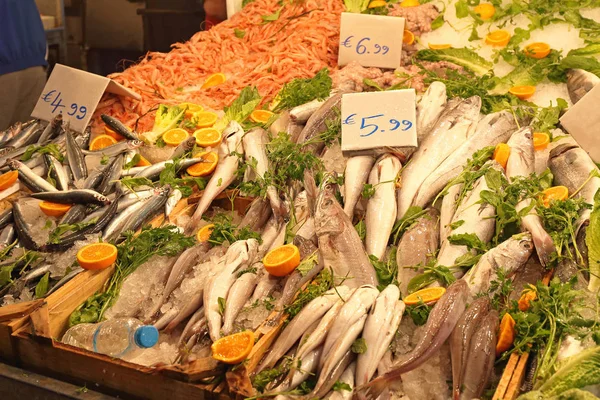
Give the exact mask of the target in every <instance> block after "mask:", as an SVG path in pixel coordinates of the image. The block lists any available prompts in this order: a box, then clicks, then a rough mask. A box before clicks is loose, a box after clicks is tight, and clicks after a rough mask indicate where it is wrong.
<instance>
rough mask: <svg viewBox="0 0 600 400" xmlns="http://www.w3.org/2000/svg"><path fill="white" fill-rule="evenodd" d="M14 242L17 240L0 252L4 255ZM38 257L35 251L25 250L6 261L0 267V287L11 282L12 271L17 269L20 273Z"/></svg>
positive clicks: (12, 246)
mask: <svg viewBox="0 0 600 400" xmlns="http://www.w3.org/2000/svg"><path fill="white" fill-rule="evenodd" d="M16 244H17V241H15V242H14V243H13V244H11V245H10V246H9V247H7V248H6V249H4V252H3V253H0V254H2V255H3V256H4V257H6V255H8V253H9V251H10V250H11V249H13V248H14V246H15V245H16ZM39 257H40V255H39V254H38V253H37V252H35V251H28V250H26V251H25V252H24V253H23V255H21V256H20V257H17V258H16V259H14V260H11V262H10V263H6V264H5V265H3V266H2V267H0V288H3V287H4V286H6V285H9V284H12V283H13V278H12V273H13V271H18V274H19V275H21V273H22V272H24V271H25V270H26V269H27V268H29V266H31V265H33V264H34V263H35V262H36V261H37V260H38V259H39Z"/></svg>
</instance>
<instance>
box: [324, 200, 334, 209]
mask: <svg viewBox="0 0 600 400" xmlns="http://www.w3.org/2000/svg"><path fill="white" fill-rule="evenodd" d="M332 204H333V200H331V199H327V200H325V201H324V202H323V205H324V206H325V207H329V206H330V205H332Z"/></svg>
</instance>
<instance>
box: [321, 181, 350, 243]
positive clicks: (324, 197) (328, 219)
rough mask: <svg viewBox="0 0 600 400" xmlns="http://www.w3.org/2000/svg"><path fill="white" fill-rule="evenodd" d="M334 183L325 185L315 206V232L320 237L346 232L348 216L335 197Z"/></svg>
mask: <svg viewBox="0 0 600 400" xmlns="http://www.w3.org/2000/svg"><path fill="white" fill-rule="evenodd" d="M336 186H337V185H335V184H334V183H327V184H325V185H323V187H322V188H321V191H320V193H319V195H318V197H317V203H316V206H315V231H316V233H317V235H318V236H321V235H328V234H329V235H337V234H340V233H342V232H343V231H344V229H345V227H346V223H345V222H347V221H346V220H348V216H346V214H345V213H344V209H343V208H342V206H341V205H340V203H339V202H338V200H337V198H336V197H335V190H336Z"/></svg>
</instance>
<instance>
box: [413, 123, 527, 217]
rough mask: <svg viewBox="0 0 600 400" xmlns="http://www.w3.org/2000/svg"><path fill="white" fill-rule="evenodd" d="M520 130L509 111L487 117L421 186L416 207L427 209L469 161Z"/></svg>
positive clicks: (415, 201) (415, 202)
mask: <svg viewBox="0 0 600 400" xmlns="http://www.w3.org/2000/svg"><path fill="white" fill-rule="evenodd" d="M516 129H517V122H516V121H515V118H514V117H513V115H512V114H511V113H510V112H508V111H500V112H497V113H494V114H489V115H487V116H485V117H484V118H483V119H482V120H481V121H480V122H479V124H478V125H477V128H476V130H475V133H474V134H473V135H471V136H469V137H468V138H467V140H466V141H465V142H464V143H462V144H461V145H460V146H459V147H458V148H457V149H456V150H455V151H454V152H453V153H452V154H450V155H449V156H448V158H446V159H445V160H444V162H442V163H441V164H440V165H439V166H438V167H437V168H436V169H435V170H434V171H433V172H432V173H431V175H429V176H428V177H427V178H426V179H425V180H424V181H423V183H422V184H421V187H420V188H419V191H418V192H417V195H416V196H415V199H414V201H413V204H412V205H415V206H419V207H425V206H426V205H427V204H429V202H430V201H431V200H432V199H433V198H434V197H435V196H436V195H437V194H438V193H439V192H440V191H441V190H442V189H443V188H444V186H446V184H447V183H448V182H450V181H451V180H452V179H454V178H456V177H457V176H458V175H459V174H460V172H461V171H462V169H463V166H464V164H465V162H466V160H467V159H468V158H470V157H471V156H472V154H473V153H475V152H476V151H477V150H481V149H483V148H484V147H486V146H495V145H497V144H498V143H504V142H506V141H507V140H508V138H509V137H510V136H511V135H512V133H513V132H514V131H515V130H516Z"/></svg>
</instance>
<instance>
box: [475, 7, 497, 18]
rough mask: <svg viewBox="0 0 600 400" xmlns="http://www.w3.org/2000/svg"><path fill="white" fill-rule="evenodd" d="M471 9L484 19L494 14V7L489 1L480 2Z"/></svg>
mask: <svg viewBox="0 0 600 400" xmlns="http://www.w3.org/2000/svg"><path fill="white" fill-rule="evenodd" d="M473 11H475V14H478V15H479V18H481V19H482V20H484V21H487V20H488V19H491V18H492V17H493V16H494V14H496V8H495V7H494V6H493V5H492V4H490V3H481V4H479V5H478V6H477V7H475V8H474V9H473Z"/></svg>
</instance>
